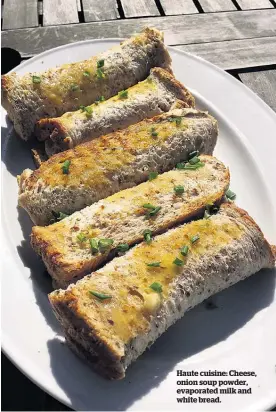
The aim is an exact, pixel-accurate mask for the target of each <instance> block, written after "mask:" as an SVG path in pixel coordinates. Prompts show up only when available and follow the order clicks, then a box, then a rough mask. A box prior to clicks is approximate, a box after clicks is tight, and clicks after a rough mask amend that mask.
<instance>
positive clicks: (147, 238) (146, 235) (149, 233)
mask: <svg viewBox="0 0 276 412" xmlns="http://www.w3.org/2000/svg"><path fill="white" fill-rule="evenodd" d="M143 236H144V239H145V241H146V242H147V243H150V242H151V241H152V237H151V236H152V231H151V230H150V229H146V230H144V232H143Z"/></svg>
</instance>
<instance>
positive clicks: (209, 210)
mask: <svg viewBox="0 0 276 412" xmlns="http://www.w3.org/2000/svg"><path fill="white" fill-rule="evenodd" d="M218 210H219V208H218V207H217V206H216V205H214V204H207V205H206V206H205V211H204V219H209V218H210V217H211V216H212V215H214V214H215V213H217V212H218Z"/></svg>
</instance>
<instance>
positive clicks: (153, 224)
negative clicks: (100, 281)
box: [31, 155, 230, 288]
mask: <svg viewBox="0 0 276 412" xmlns="http://www.w3.org/2000/svg"><path fill="white" fill-rule="evenodd" d="M200 161H201V162H202V163H203V164H204V166H203V167H201V168H199V169H196V170H178V169H175V170H171V171H169V172H167V173H164V174H162V175H159V176H158V177H157V178H155V179H154V180H152V181H148V182H144V183H141V184H140V185H138V186H135V187H132V188H130V189H125V190H123V191H121V192H119V193H116V194H114V195H112V196H110V197H108V198H106V199H104V200H100V201H99V202H97V203H94V204H93V205H92V206H88V207H87V208H85V209H83V210H81V211H79V212H75V213H73V215H71V216H69V217H67V218H65V219H63V220H62V221H60V222H57V223H55V224H53V225H50V226H46V227H42V226H34V227H33V230H32V235H31V244H32V247H33V248H34V250H35V251H36V252H37V253H38V254H39V255H41V256H42V259H43V261H44V263H45V265H46V267H47V270H48V272H49V273H50V275H51V276H52V278H53V280H54V283H55V285H56V286H57V287H61V288H66V287H67V286H68V285H69V284H70V283H72V282H76V281H77V280H79V279H80V278H82V277H83V276H85V275H87V274H88V273H91V271H92V270H96V269H97V268H98V267H99V265H102V264H103V263H104V262H105V261H106V260H108V259H110V258H111V257H112V256H114V252H115V251H117V252H118V250H120V245H126V246H127V247H128V246H131V245H133V244H134V243H137V242H141V241H142V240H143V233H144V231H145V230H147V229H149V230H150V231H151V232H152V235H155V234H157V233H160V232H164V231H165V230H166V229H168V228H169V227H172V226H175V225H176V224H177V223H181V222H184V221H185V220H187V219H191V218H193V217H195V216H200V215H201V216H202V215H203V212H204V210H205V206H206V205H209V204H215V203H219V202H220V200H221V199H222V197H223V195H224V193H225V192H226V190H227V188H228V186H229V184H230V175H229V170H228V169H227V168H226V167H225V166H224V165H223V163H221V162H220V161H219V160H217V159H216V158H214V157H211V156H206V155H205V156H200ZM177 188H178V192H179V191H180V193H177ZM181 188H183V190H184V193H181ZM147 204H150V205H152V206H154V207H158V206H159V205H160V206H161V209H160V210H159V211H158V212H157V213H156V214H155V215H153V216H152V217H151V216H149V215H148V213H149V211H150V209H147V208H145V207H143V205H147ZM90 239H97V240H99V239H109V240H110V239H111V240H112V241H113V244H111V245H110V247H108V249H107V250H98V252H97V251H94V252H93V250H92V249H91V245H90V241H89V240H90ZM118 247H119V248H118ZM116 248H117V249H116Z"/></svg>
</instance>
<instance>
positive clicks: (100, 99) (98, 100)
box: [95, 96, 105, 105]
mask: <svg viewBox="0 0 276 412" xmlns="http://www.w3.org/2000/svg"><path fill="white" fill-rule="evenodd" d="M104 101H105V97H104V96H100V97H99V98H98V99H96V100H95V104H97V105H98V104H99V103H100V102H104Z"/></svg>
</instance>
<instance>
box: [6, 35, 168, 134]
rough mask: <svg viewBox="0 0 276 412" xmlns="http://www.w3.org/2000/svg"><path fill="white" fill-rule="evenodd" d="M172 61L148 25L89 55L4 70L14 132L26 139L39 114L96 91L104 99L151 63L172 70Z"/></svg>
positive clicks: (91, 97) (59, 110) (55, 112)
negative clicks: (33, 69) (29, 69)
mask: <svg viewBox="0 0 276 412" xmlns="http://www.w3.org/2000/svg"><path fill="white" fill-rule="evenodd" d="M170 65H171V59H170V56H169V53H168V51H167V49H166V48H165V46H164V43H163V34H162V33H161V32H160V31H158V30H156V29H150V28H146V29H145V30H144V31H143V32H142V33H140V34H138V35H136V36H134V37H132V38H130V39H127V40H125V41H123V42H122V43H121V44H120V45H119V46H115V47H113V48H112V49H109V50H107V51H105V52H103V53H100V54H99V55H98V56H96V57H91V58H90V59H88V60H83V61H80V62H76V63H70V64H64V65H62V66H60V67H56V68H53V69H50V70H47V71H44V72H40V73H27V74H25V75H24V76H18V75H17V74H16V73H15V72H13V73H11V74H7V75H4V76H2V105H3V106H4V108H5V109H6V110H7V113H8V116H9V117H10V119H11V120H12V121H13V123H14V128H15V130H16V132H17V133H18V134H19V136H20V137H21V138H22V139H24V140H28V139H30V138H31V136H32V134H33V132H34V127H35V124H36V122H37V121H38V120H39V119H42V118H45V117H57V116H61V115H62V114H63V113H66V112H68V111H72V110H77V109H79V107H80V106H81V105H84V106H87V105H89V104H92V103H93V102H94V101H95V100H97V99H98V98H99V97H100V96H104V97H105V98H106V99H108V98H109V97H111V96H114V95H116V94H117V93H118V92H119V91H120V90H123V89H127V88H128V87H130V86H133V85H134V84H136V83H137V82H139V81H141V80H144V79H145V78H146V77H147V76H148V75H149V72H150V69H152V68H153V67H163V68H165V69H167V70H168V71H171V68H170ZM99 66H100V67H99Z"/></svg>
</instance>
